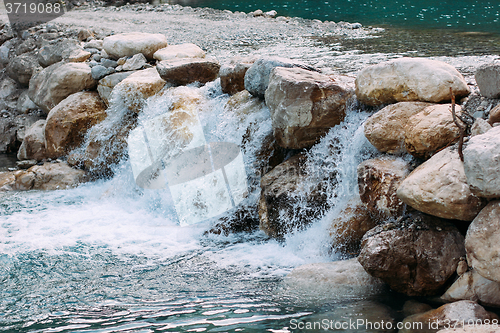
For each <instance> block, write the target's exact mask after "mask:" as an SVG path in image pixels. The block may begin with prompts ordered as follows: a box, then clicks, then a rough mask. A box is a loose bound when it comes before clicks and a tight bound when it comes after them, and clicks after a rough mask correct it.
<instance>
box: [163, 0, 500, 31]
mask: <svg viewBox="0 0 500 333" xmlns="http://www.w3.org/2000/svg"><path fill="white" fill-rule="evenodd" d="M167 2H168V3H171V4H174V3H175V4H181V5H185V6H193V7H211V8H216V9H228V10H231V11H243V12H250V11H253V10H256V9H262V10H264V11H269V10H272V9H274V10H276V11H277V12H278V15H281V16H291V17H303V18H308V19H320V20H322V21H325V20H328V21H335V22H338V21H347V22H360V23H362V24H363V25H390V26H393V27H403V28H412V29H414V28H426V29H428V28H433V29H440V28H451V29H455V30H459V31H483V32H500V1H498V0H496V1H495V0H488V1H486V0H480V1H470V0H455V1H449V0H447V1H431V0H423V1H401V0H399V1H397V0H396V1H394V0H321V1H318V0H303V1H290V0H273V1H259V0H250V1H239V0H224V1H216V0H168V1H167Z"/></svg>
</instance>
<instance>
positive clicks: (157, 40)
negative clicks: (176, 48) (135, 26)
mask: <svg viewBox="0 0 500 333" xmlns="http://www.w3.org/2000/svg"><path fill="white" fill-rule="evenodd" d="M166 46H167V38H166V37H165V36H164V35H162V34H149V33H145V32H130V33H123V34H118V35H114V36H109V37H106V38H104V41H103V48H104V50H105V51H106V53H107V54H108V55H109V56H111V57H114V58H121V57H130V56H133V55H134V54H137V53H142V54H144V56H145V57H146V58H147V59H153V54H154V53H155V52H156V51H158V50H159V49H162V48H164V47H166Z"/></svg>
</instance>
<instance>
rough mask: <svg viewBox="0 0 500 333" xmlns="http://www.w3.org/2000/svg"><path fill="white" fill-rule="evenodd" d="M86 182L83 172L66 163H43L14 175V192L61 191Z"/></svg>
mask: <svg viewBox="0 0 500 333" xmlns="http://www.w3.org/2000/svg"><path fill="white" fill-rule="evenodd" d="M85 181H87V178H86V175H85V172H84V171H82V170H76V169H73V168H71V167H70V166H68V165H67V164H66V163H44V164H43V165H35V166H33V167H31V168H29V169H28V170H26V171H22V172H20V173H18V174H16V183H15V185H14V189H16V190H46V191H50V190H62V189H66V188H71V187H76V186H78V185H79V184H81V183H83V182H85Z"/></svg>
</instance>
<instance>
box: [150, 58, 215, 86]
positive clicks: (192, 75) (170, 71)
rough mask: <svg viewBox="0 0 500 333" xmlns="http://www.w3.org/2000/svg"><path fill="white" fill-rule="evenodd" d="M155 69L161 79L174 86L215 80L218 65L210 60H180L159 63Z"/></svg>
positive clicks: (213, 60)
mask: <svg viewBox="0 0 500 333" xmlns="http://www.w3.org/2000/svg"><path fill="white" fill-rule="evenodd" d="M156 69H157V70H158V73H159V74H160V76H161V78H162V79H163V80H165V81H167V82H168V83H171V84H174V85H187V84H189V83H193V82H200V83H207V82H210V81H213V80H215V79H216V78H217V75H218V74H219V70H220V65H219V63H218V62H217V61H216V60H215V59H211V58H203V59H200V58H181V59H174V60H164V61H160V62H159V63H158V64H157V65H156Z"/></svg>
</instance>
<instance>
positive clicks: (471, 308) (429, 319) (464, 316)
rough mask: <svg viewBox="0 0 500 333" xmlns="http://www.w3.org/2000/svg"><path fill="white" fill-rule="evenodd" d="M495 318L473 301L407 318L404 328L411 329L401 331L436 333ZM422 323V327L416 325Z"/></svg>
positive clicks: (405, 332) (403, 332) (407, 332)
mask: <svg viewBox="0 0 500 333" xmlns="http://www.w3.org/2000/svg"><path fill="white" fill-rule="evenodd" d="M494 318H495V316H494V315H493V314H491V313H489V312H488V311H486V310H485V309H484V308H483V307H482V306H480V305H479V304H477V303H476V302H472V301H459V302H455V303H450V304H445V305H443V306H441V307H439V308H437V309H435V310H431V311H428V312H425V313H421V314H416V315H413V316H410V317H408V318H406V319H405V320H404V321H403V326H405V325H407V326H405V327H411V328H405V329H402V330H399V332H400V333H422V332H425V333H431V332H432V333H434V332H437V331H439V330H441V329H443V328H445V327H460V326H461V325H462V323H467V322H468V321H470V322H473V323H476V321H477V322H482V321H485V320H489V322H491V320H492V319H494ZM414 323H421V325H420V324H419V325H420V326H419V325H414Z"/></svg>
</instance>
